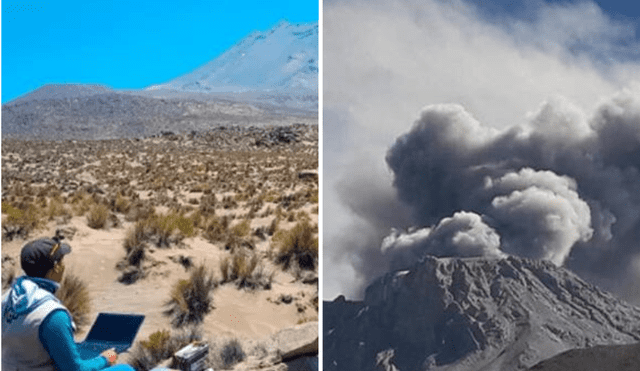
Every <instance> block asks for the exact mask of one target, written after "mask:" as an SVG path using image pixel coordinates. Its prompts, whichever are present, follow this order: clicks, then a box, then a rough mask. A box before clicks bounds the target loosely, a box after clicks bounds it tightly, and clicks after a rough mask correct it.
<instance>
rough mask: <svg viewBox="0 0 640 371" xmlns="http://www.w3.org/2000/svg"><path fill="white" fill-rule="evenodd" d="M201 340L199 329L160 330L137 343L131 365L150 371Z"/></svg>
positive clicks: (131, 356) (130, 359)
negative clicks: (174, 331) (192, 343)
mask: <svg viewBox="0 0 640 371" xmlns="http://www.w3.org/2000/svg"><path fill="white" fill-rule="evenodd" d="M201 339H202V331H201V330H200V328H199V327H194V326H191V327H189V328H187V329H184V330H180V331H178V332H176V333H172V332H170V331H168V330H159V331H156V332H154V333H152V334H151V335H149V338H148V339H147V340H142V341H139V342H138V343H136V345H135V346H134V347H133V349H132V350H131V355H130V358H129V363H130V364H131V366H132V367H133V368H134V369H136V370H138V371H149V370H151V369H153V368H154V367H155V366H157V365H158V363H160V362H162V361H164V360H165V359H167V358H169V357H171V356H172V355H173V354H174V353H175V352H177V351H178V350H180V349H182V348H183V347H185V346H187V345H189V344H190V343H191V342H194V341H200V340H201Z"/></svg>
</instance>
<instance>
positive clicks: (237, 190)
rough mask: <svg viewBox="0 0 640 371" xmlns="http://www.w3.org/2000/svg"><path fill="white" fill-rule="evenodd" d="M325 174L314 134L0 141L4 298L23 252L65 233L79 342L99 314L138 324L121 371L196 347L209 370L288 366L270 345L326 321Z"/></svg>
mask: <svg viewBox="0 0 640 371" xmlns="http://www.w3.org/2000/svg"><path fill="white" fill-rule="evenodd" d="M317 168H318V127H317V125H302V124H300V125H287V126H269V127H246V126H245V127H234V126H220V127H216V128H215V129H212V130H209V131H206V132H191V133H189V134H174V133H163V134H162V135H158V136H155V137H149V138H144V139H117V140H102V141H89V140H85V141H73V140H65V141H36V140H32V141H21V140H14V139H4V140H3V142H2V231H3V234H2V240H3V241H2V268H3V269H2V278H3V282H2V283H3V292H4V291H5V290H6V288H7V285H8V284H9V282H10V281H11V280H12V279H13V278H15V277H16V276H17V275H20V274H21V271H20V259H19V254H20V249H21V247H22V246H23V245H24V244H25V243H26V242H27V241H29V240H32V239H36V238H39V237H51V236H53V235H54V234H55V233H56V231H58V233H60V234H62V235H63V236H64V237H65V240H64V242H66V243H68V244H70V245H71V246H72V253H71V254H70V255H69V256H67V257H66V258H65V264H66V272H65V277H66V278H65V279H66V281H63V283H62V289H65V285H66V286H67V289H66V291H67V294H66V295H67V296H68V297H67V298H66V299H63V300H70V301H71V302H73V303H74V304H73V305H74V306H75V307H77V308H74V310H72V312H73V314H74V320H75V322H76V324H78V325H79V331H78V333H77V334H76V338H77V340H78V341H80V340H82V339H83V338H84V336H85V334H86V331H88V329H89V327H90V325H91V323H92V322H93V320H94V318H95V317H96V316H97V314H98V313H99V312H127V313H141V314H144V315H145V316H146V318H145V321H144V323H143V325H142V328H141V330H140V332H139V333H138V336H137V338H136V341H137V343H136V344H135V345H134V347H133V348H132V349H131V351H130V352H128V353H125V354H123V355H122V356H121V357H120V359H119V362H128V363H131V364H137V365H138V367H137V368H141V369H144V368H148V367H151V366H153V364H155V363H161V362H162V361H165V360H166V358H167V357H168V356H169V355H168V354H165V353H162V352H161V350H162V349H160V348H163V347H168V345H167V344H172V345H171V346H172V347H173V348H172V349H171V350H175V348H176V347H178V346H180V345H182V344H183V343H185V342H188V340H191V339H192V338H197V339H199V338H201V339H202V340H204V341H207V342H209V344H210V357H209V362H210V363H209V365H210V366H211V367H213V368H214V369H219V368H226V369H251V366H248V360H252V361H253V362H254V363H256V362H257V363H256V364H258V363H260V367H261V368H265V367H272V368H273V369H286V368H285V367H286V365H285V366H282V365H278V363H279V362H281V361H282V359H279V358H278V354H277V351H276V350H275V348H274V347H276V345H274V340H273V339H274V334H277V333H278V332H279V331H281V330H283V329H289V328H296V327H301V326H304V325H305V324H307V325H308V324H310V323H314V324H315V323H317V318H318V274H317V272H318V239H317V234H318V213H319V208H318V172H317ZM72 278H73V279H72ZM83 288H84V289H83ZM62 289H61V291H62ZM209 300H210V301H209ZM67 302H68V301H67ZM70 305H71V304H70ZM316 336H317V335H316ZM185 339H187V340H186V341H185ZM178 343H179V344H178ZM176 344H178V345H176ZM316 346H317V345H316ZM165 350H166V349H165ZM160 353H162V354H160ZM238 354H244V357H242V356H238ZM141 359H143V360H141ZM136 360H137V361H136ZM265 360H266V361H265ZM136 362H137V363H136ZM145 362H146V363H145ZM256 367H257V366H256ZM278 367H279V368H278Z"/></svg>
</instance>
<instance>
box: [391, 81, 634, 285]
mask: <svg viewBox="0 0 640 371" xmlns="http://www.w3.org/2000/svg"><path fill="white" fill-rule="evenodd" d="M387 163H388V165H389V167H390V168H391V170H392V171H393V173H394V176H395V178H394V186H395V188H396V190H397V193H398V198H399V199H400V200H401V201H403V203H405V204H406V205H409V207H410V208H411V212H412V218H413V222H414V224H415V225H418V226H426V227H421V228H420V229H410V230H409V231H407V232H398V231H396V230H394V231H393V232H392V234H391V235H389V236H388V237H386V238H385V239H384V241H383V244H382V255H384V256H386V258H387V262H388V265H389V268H396V269H398V268H401V267H403V266H405V265H408V264H410V263H411V262H415V260H416V258H419V257H421V256H423V255H425V254H429V255H435V256H485V257H502V256H504V255H505V254H510V255H517V256H522V257H528V258H535V259H545V260H549V261H551V262H553V263H554V264H556V265H563V264H566V265H567V266H569V267H570V268H572V269H574V270H575V271H577V272H578V273H581V274H583V275H584V276H586V277H590V278H592V279H595V280H596V281H600V282H598V283H604V286H605V287H606V286H611V285H607V284H606V283H607V282H608V283H611V282H615V281H618V284H620V283H622V284H625V283H629V282H632V281H633V279H634V278H637V277H640V275H639V274H638V269H637V268H638V264H636V263H634V261H635V262H637V261H638V260H639V259H640V238H639V237H640V91H639V90H626V91H623V92H621V93H620V94H618V95H617V96H615V97H614V98H613V99H611V100H610V101H607V102H605V103H603V104H602V105H601V106H600V107H598V109H597V110H596V111H595V113H594V114H593V115H592V116H591V117H588V116H587V115H586V114H584V113H583V112H582V111H581V110H580V109H579V108H577V107H575V106H573V105H572V104H570V103H569V102H567V101H566V100H564V99H562V98H554V99H551V100H549V101H547V102H545V103H544V104H543V105H542V106H541V107H540V109H539V110H538V112H536V113H534V114H532V115H531V117H530V118H529V120H528V123H527V124H526V125H520V126H514V127H511V128H509V129H506V130H503V131H498V130H496V129H494V128H490V127H489V126H485V125H483V124H482V123H480V122H478V121H477V120H475V119H474V118H473V117H472V116H471V115H470V114H469V113H467V112H466V111H465V109H464V108H463V107H461V106H458V105H434V106H428V107H426V108H425V109H424V110H423V112H422V114H421V115H420V118H419V119H418V120H417V121H416V122H415V124H414V126H413V128H412V129H411V131H410V132H408V133H407V134H405V135H403V136H401V137H399V138H398V139H397V141H396V142H395V144H394V145H393V146H392V147H391V149H390V150H389V152H388V154H387ZM608 288H609V289H611V288H612V287H608ZM615 288H617V289H618V290H617V291H618V292H620V291H621V289H622V291H624V289H623V288H621V287H620V286H618V287H615Z"/></svg>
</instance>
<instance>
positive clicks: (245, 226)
mask: <svg viewBox="0 0 640 371" xmlns="http://www.w3.org/2000/svg"><path fill="white" fill-rule="evenodd" d="M249 232H251V221H250V220H249V219H244V220H243V221H241V222H240V223H238V224H236V225H234V226H233V227H232V228H231V233H233V235H234V236H237V237H245V236H247V235H249Z"/></svg>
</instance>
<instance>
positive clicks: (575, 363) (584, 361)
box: [529, 343, 640, 371]
mask: <svg viewBox="0 0 640 371" xmlns="http://www.w3.org/2000/svg"><path fill="white" fill-rule="evenodd" d="M529 370H532V371H533V370H535V371H583V370H589V371H638V370H640V343H637V344H627V345H608V346H605V345H601V346H596V347H593V348H588V349H572V350H569V351H567V352H564V353H562V354H559V355H557V356H555V357H553V358H550V359H547V360H545V361H542V362H540V363H538V364H537V365H535V366H533V367H531V368H530V369H529Z"/></svg>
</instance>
